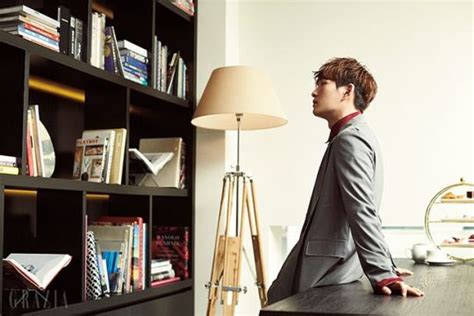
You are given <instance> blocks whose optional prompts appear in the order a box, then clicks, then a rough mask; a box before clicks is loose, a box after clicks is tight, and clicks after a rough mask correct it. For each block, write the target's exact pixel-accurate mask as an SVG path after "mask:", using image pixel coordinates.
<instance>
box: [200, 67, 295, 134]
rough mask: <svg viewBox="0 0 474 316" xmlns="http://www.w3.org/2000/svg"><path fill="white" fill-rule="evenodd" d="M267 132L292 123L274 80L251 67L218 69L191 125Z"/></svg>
mask: <svg viewBox="0 0 474 316" xmlns="http://www.w3.org/2000/svg"><path fill="white" fill-rule="evenodd" d="M237 114H241V115H242V116H241V122H240V124H241V125H240V129H242V130H252V129H265V128H272V127H278V126H281V125H285V124H286V123H287V122H288V120H287V119H286V115H285V114H284V113H283V110H282V108H281V105H280V102H279V101H278V98H277V96H276V94H275V91H274V90H273V87H272V84H271V81H270V78H269V77H268V76H267V75H266V74H265V73H264V72H263V71H261V70H259V69H255V68H253V67H250V66H229V67H222V68H217V69H215V70H214V71H213V72H212V74H211V77H210V78H209V81H208V83H207V86H206V88H205V89H204V93H203V95H202V98H201V101H200V102H199V105H198V106H197V108H196V111H195V113H194V116H193V119H192V120H191V123H192V124H193V125H196V126H198V127H203V128H208V129H218V130H235V129H237V127H238V125H237V119H236V117H237Z"/></svg>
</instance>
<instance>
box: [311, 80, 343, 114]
mask: <svg viewBox="0 0 474 316" xmlns="http://www.w3.org/2000/svg"><path fill="white" fill-rule="evenodd" d="M343 90H344V89H343V88H342V87H339V88H337V87H336V82H335V81H334V80H330V79H325V78H321V79H318V80H317V81H316V83H315V88H314V90H313V92H312V93H311V96H312V97H313V114H314V115H315V116H318V117H321V118H324V119H328V118H329V117H331V114H333V113H334V112H335V111H336V110H338V109H339V107H341V99H342V96H343V93H344V92H343Z"/></svg>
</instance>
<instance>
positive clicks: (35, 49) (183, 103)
mask: <svg viewBox="0 0 474 316" xmlns="http://www.w3.org/2000/svg"><path fill="white" fill-rule="evenodd" d="M0 42H3V43H6V44H8V45H11V46H14V47H17V48H20V49H23V50H25V51H27V52H29V53H30V54H34V55H38V56H40V57H42V58H45V59H48V60H50V61H53V62H56V63H58V64H61V65H63V66H65V67H69V68H72V69H75V70H77V71H80V72H83V73H85V74H88V75H90V76H94V77H96V78H100V79H103V80H106V81H109V82H112V83H115V84H118V85H121V86H123V87H127V88H130V89H131V90H133V91H136V92H139V93H143V94H146V95H149V96H152V97H154V98H156V99H158V100H163V101H166V102H168V103H171V104H175V105H177V106H180V107H184V108H192V102H191V101H189V100H183V99H180V98H178V97H176V96H174V95H169V94H166V93H163V92H160V91H158V90H155V89H152V88H150V87H145V86H142V85H140V84H138V83H135V82H133V81H130V80H127V79H125V78H123V77H120V76H117V75H115V74H113V73H110V72H107V71H105V70H102V69H99V68H96V67H93V66H91V65H89V64H87V63H85V62H82V61H79V60H76V59H74V58H72V57H70V56H66V55H64V54H61V53H58V52H55V51H53V50H50V49H48V48H45V47H42V46H40V45H37V44H35V43H32V42H30V41H27V40H25V39H23V38H21V37H19V36H15V35H11V34H9V33H7V32H5V31H2V30H0Z"/></svg>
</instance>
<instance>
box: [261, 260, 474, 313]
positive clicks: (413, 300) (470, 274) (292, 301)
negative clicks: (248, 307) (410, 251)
mask: <svg viewBox="0 0 474 316" xmlns="http://www.w3.org/2000/svg"><path fill="white" fill-rule="evenodd" d="M395 262H396V263H397V265H398V267H400V268H406V269H409V270H411V271H413V272H414V273H415V274H414V275H413V276H411V277H404V280H405V282H406V283H408V284H410V285H412V286H414V287H417V288H419V289H421V290H422V291H423V292H425V296H422V297H402V296H383V295H374V294H373V292H372V287H371V286H370V284H369V281H368V280H367V279H366V278H365V277H364V279H363V280H361V281H358V282H354V283H350V284H344V285H333V286H326V287H320V288H313V289H309V290H307V291H305V292H302V293H299V294H296V295H293V296H291V297H289V298H287V299H284V300H282V301H279V302H276V303H274V304H272V305H269V306H267V307H265V308H263V309H262V310H261V311H260V316H283V315H285V316H288V315H298V316H302V315H323V314H333V315H377V314H378V315H443V316H444V315H474V265H473V264H472V263H470V264H469V263H467V264H456V265H454V266H428V265H424V264H419V265H415V264H414V263H413V261H412V260H409V259H395Z"/></svg>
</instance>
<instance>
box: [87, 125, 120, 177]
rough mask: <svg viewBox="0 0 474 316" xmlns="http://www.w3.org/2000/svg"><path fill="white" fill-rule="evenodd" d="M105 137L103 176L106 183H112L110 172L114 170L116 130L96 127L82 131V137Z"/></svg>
mask: <svg viewBox="0 0 474 316" xmlns="http://www.w3.org/2000/svg"><path fill="white" fill-rule="evenodd" d="M92 138H98V139H105V140H106V147H105V159H104V168H103V178H104V182H105V183H110V174H111V171H112V162H113V155H114V144H115V130H114V129H95V130H85V131H83V132H82V139H92Z"/></svg>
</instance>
